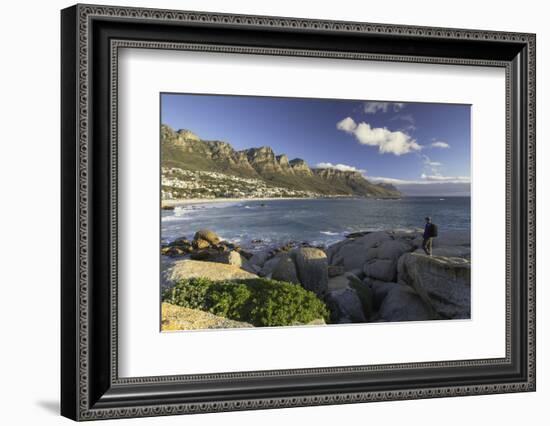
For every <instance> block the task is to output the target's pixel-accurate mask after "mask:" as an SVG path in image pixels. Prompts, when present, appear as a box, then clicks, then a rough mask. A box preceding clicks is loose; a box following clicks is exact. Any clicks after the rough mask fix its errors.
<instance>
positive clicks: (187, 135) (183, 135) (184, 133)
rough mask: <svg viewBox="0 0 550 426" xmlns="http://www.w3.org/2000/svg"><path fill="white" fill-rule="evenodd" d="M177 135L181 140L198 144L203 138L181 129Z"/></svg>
mask: <svg viewBox="0 0 550 426" xmlns="http://www.w3.org/2000/svg"><path fill="white" fill-rule="evenodd" d="M177 134H178V136H179V137H180V138H181V139H185V140H189V141H197V142H198V141H200V140H201V138H199V137H198V136H197V134H195V133H193V132H192V131H191V130H187V129H179V130H178V131H177Z"/></svg>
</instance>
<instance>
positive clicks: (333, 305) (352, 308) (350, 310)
mask: <svg viewBox="0 0 550 426" xmlns="http://www.w3.org/2000/svg"><path fill="white" fill-rule="evenodd" d="M325 303H326V304H327V306H328V308H329V310H330V312H331V318H332V321H334V322H336V323H339V324H346V323H353V322H365V321H366V320H367V319H366V318H365V314H364V312H363V305H362V303H361V299H360V298H359V295H358V294H357V292H356V291H355V290H353V289H351V288H342V289H340V290H333V291H330V292H328V293H327V296H326V298H325Z"/></svg>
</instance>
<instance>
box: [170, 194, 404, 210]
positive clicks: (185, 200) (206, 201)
mask: <svg viewBox="0 0 550 426" xmlns="http://www.w3.org/2000/svg"><path fill="white" fill-rule="evenodd" d="M401 199H402V197H399V198H393V197H354V196H348V195H343V196H332V197H259V198H182V199H177V200H162V201H161V206H162V207H178V206H185V205H189V204H210V203H242V202H247V201H277V200H281V201H289V200H388V201H392V200H401Z"/></svg>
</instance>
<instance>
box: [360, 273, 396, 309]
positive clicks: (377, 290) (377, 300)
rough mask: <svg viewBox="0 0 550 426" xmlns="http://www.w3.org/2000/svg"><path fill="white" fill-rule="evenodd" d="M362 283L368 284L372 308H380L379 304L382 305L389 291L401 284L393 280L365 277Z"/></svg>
mask: <svg viewBox="0 0 550 426" xmlns="http://www.w3.org/2000/svg"><path fill="white" fill-rule="evenodd" d="M364 283H365V284H366V285H368V286H369V288H370V290H371V294H372V303H373V309H374V310H379V309H380V306H382V302H383V301H384V299H385V298H386V296H387V295H388V293H389V292H390V291H392V290H393V289H394V288H396V286H400V285H402V284H398V283H395V282H385V281H378V280H372V279H369V278H366V279H365V281H364Z"/></svg>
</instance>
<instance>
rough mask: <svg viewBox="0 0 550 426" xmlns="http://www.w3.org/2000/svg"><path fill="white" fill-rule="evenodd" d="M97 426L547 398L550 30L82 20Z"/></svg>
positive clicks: (85, 307) (137, 15)
mask: <svg viewBox="0 0 550 426" xmlns="http://www.w3.org/2000/svg"><path fill="white" fill-rule="evenodd" d="M61 27H62V40H61V47H62V76H61V78H62V93H61V97H62V185H61V186H62V283H61V287H62V288H61V306H62V312H61V316H62V329H61V334H62V359H61V365H62V377H61V383H62V389H61V412H62V414H63V415H64V416H66V417H69V418H71V419H74V420H93V419H105V418H122V417H141V416H159V415H170V414H188V413H206V412H215V411H230V410H244V409H264V408H278V407H293V406H309V405H322V404H344V403H354V402H370V401H382V400H400V399H417V398H434V397H445V396H463V395H479V394H490V393H504V392H523V391H534V390H535V35H534V34H520V33H508V32H506V33H505V32H494V31H479V30H463V29H449V28H427V27H412V26H402V25H387V24H369V23H358V22H336V21H319V20H307V19H295V18H281V17H268V16H243V15H228V14H217V13H203V12H187V11H169V10H155V9H138V8H128V7H104V6H90V5H76V6H73V7H70V8H67V9H64V10H63V11H62V13H61Z"/></svg>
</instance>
